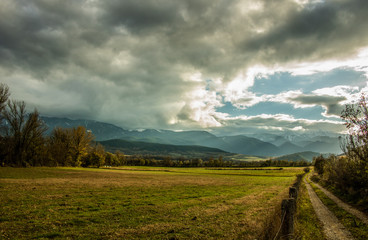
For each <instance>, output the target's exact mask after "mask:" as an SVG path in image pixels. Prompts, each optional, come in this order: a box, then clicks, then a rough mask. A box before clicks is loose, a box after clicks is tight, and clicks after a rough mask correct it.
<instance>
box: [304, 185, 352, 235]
mask: <svg viewBox="0 0 368 240" xmlns="http://www.w3.org/2000/svg"><path fill="white" fill-rule="evenodd" d="M304 182H305V185H306V187H307V190H308V194H309V197H310V199H311V202H312V205H313V208H314V210H315V212H316V214H317V217H318V218H319V220H320V221H321V222H322V223H323V231H324V233H325V235H326V237H327V239H328V240H350V239H354V238H353V237H352V235H351V233H350V232H349V231H348V230H346V229H345V227H344V226H343V225H342V224H341V223H340V222H339V220H338V219H337V218H336V216H335V215H334V214H333V213H332V212H331V211H330V210H328V208H327V207H326V206H325V205H324V204H323V203H322V201H321V200H320V199H319V198H318V196H317V194H316V193H315V192H314V190H313V189H312V187H311V186H310V185H309V183H308V182H307V181H306V180H305V179H304Z"/></svg>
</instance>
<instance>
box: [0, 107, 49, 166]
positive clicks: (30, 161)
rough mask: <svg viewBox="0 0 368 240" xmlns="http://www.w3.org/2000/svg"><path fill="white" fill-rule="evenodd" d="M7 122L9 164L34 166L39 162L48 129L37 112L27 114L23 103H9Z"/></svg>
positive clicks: (5, 113)
mask: <svg viewBox="0 0 368 240" xmlns="http://www.w3.org/2000/svg"><path fill="white" fill-rule="evenodd" d="M3 116H4V119H5V121H6V122H7V125H8V126H7V127H6V130H5V139H6V141H7V146H8V147H7V162H8V164H10V165H15V166H27V165H34V164H36V162H37V161H38V160H39V159H37V158H38V157H39V155H40V154H41V152H40V151H41V149H39V148H40V147H41V145H43V144H44V142H43V134H44V132H45V131H46V128H45V126H44V124H43V122H42V121H41V120H40V118H39V113H38V112H37V110H35V111H34V112H32V113H30V114H27V112H26V104H25V103H24V102H23V101H15V100H11V101H8V103H7V106H6V108H5V109H4V110H3Z"/></svg>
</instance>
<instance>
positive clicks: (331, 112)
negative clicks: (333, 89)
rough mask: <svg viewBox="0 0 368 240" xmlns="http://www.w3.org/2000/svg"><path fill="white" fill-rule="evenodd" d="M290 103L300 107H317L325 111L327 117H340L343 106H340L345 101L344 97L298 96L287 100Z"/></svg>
mask: <svg viewBox="0 0 368 240" xmlns="http://www.w3.org/2000/svg"><path fill="white" fill-rule="evenodd" d="M288 100H289V101H291V102H294V103H297V104H300V105H319V106H323V107H324V108H325V109H326V112H325V115H327V116H338V117H340V116H341V111H342V110H343V109H344V105H343V104H340V103H341V102H343V101H345V100H346V97H344V96H329V95H324V96H323V95H300V96H297V97H292V98H289V99H288Z"/></svg>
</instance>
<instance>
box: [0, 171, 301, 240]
mask: <svg viewBox="0 0 368 240" xmlns="http://www.w3.org/2000/svg"><path fill="white" fill-rule="evenodd" d="M301 172H302V168H284V169H282V170H267V169H265V170H239V169H205V168H154V167H124V168H119V169H90V168H89V169H83V168H0V204H1V208H0V231H1V232H0V234H1V237H0V238H1V239H51V238H53V239H68V238H69V239H255V238H257V237H259V236H260V235H262V233H263V231H264V229H265V227H266V226H267V224H269V222H270V221H272V217H273V215H274V212H275V209H277V208H279V207H280V202H281V199H282V198H283V197H285V196H287V193H288V187H289V186H290V185H291V184H292V183H293V182H294V181H295V179H296V175H297V174H299V173H301Z"/></svg>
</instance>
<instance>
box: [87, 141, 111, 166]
mask: <svg viewBox="0 0 368 240" xmlns="http://www.w3.org/2000/svg"><path fill="white" fill-rule="evenodd" d="M105 159H106V153H105V149H104V147H103V146H102V145H101V144H95V146H94V147H93V148H92V150H91V151H90V152H89V153H88V154H86V155H84V156H83V160H84V161H83V164H82V166H85V167H88V166H94V167H102V166H103V165H105Z"/></svg>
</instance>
